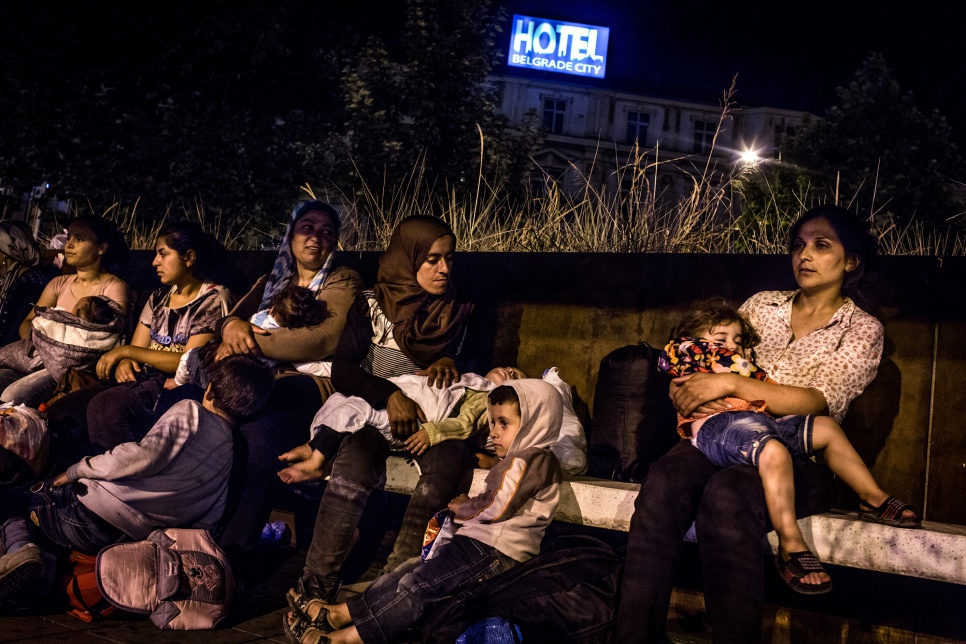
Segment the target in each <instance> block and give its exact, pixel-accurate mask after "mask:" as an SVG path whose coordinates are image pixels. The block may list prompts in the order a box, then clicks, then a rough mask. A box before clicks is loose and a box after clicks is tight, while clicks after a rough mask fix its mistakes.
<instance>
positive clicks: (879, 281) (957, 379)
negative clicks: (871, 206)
mask: <svg viewBox="0 0 966 644" xmlns="http://www.w3.org/2000/svg"><path fill="white" fill-rule="evenodd" d="M145 257H146V255H145ZM236 257H237V259H238V264H239V271H238V273H237V275H239V276H242V277H243V278H244V280H246V281H247V282H248V283H250V282H251V281H253V280H254V279H255V277H257V276H258V275H260V274H262V273H264V272H266V271H267V270H268V269H269V268H270V266H271V262H272V255H271V254H270V253H246V254H237V255H236ZM340 260H341V262H342V263H343V264H345V265H348V266H352V267H354V268H357V269H358V270H359V271H360V272H361V273H362V275H363V278H364V279H365V280H366V282H367V283H369V284H371V283H373V282H374V280H375V277H376V270H377V267H378V264H377V260H378V254H377V253H354V254H344V255H342V256H341V257H340ZM139 261H141V260H139ZM457 277H458V279H459V282H460V283H461V284H463V285H472V287H473V290H474V291H475V293H476V301H477V304H478V306H477V319H476V321H475V323H476V325H477V327H476V329H475V336H474V337H476V338H478V344H477V346H476V347H475V348H474V350H475V354H476V360H475V362H476V365H475V368H477V369H483V370H485V369H487V368H489V367H490V366H493V365H496V364H503V363H508V364H515V365H517V366H519V367H520V368H522V369H524V370H525V371H527V372H528V373H530V374H531V375H539V374H540V373H541V372H542V370H543V369H545V368H546V367H549V366H556V367H558V368H559V369H560V374H561V376H562V377H563V378H564V380H565V381H567V382H568V383H570V384H572V385H573V386H574V387H575V397H576V399H577V406H578V408H579V409H580V408H584V409H586V413H587V414H588V418H589V419H590V418H592V417H593V408H594V388H595V386H596V383H597V370H598V367H599V364H600V361H601V359H602V358H603V357H604V356H605V355H607V353H609V352H610V351H612V350H614V349H617V348H619V347H621V346H624V345H627V344H632V343H637V342H641V341H645V342H648V343H650V344H652V345H656V346H662V345H663V343H664V341H665V339H666V334H667V333H668V330H669V329H670V327H671V325H672V324H673V323H674V322H675V321H676V319H677V318H678V317H679V316H680V315H681V314H682V313H683V312H684V311H685V310H686V309H687V308H689V306H690V305H691V304H692V303H693V302H695V301H698V300H701V299H704V298H707V297H712V296H723V297H726V298H728V299H730V300H732V301H734V302H736V303H740V302H741V301H743V300H744V299H745V298H746V297H748V296H749V295H751V294H753V293H755V292H757V291H760V290H769V289H785V288H794V286H795V285H794V281H793V279H792V275H791V270H790V266H789V260H788V258H787V257H785V256H781V255H773V256H744V255H653V254H647V255H644V254H641V255H627V254H553V255H542V254H528V253H512V254H491V253H465V254H462V255H460V256H459V258H458V263H457ZM964 281H966V259H961V258H955V259H952V260H951V259H946V260H944V261H940V260H937V259H935V258H921V257H890V258H882V262H881V266H880V270H879V271H878V273H877V278H876V281H875V282H874V283H873V284H872V285H871V286H869V287H868V288H867V289H866V290H865V293H864V295H865V296H866V300H867V301H865V302H864V303H863V308H865V309H866V310H868V311H870V312H873V313H874V314H876V315H877V316H879V318H880V319H881V320H882V322H883V324H884V325H885V330H886V350H885V353H884V356H883V360H882V363H881V365H880V368H879V374H878V376H877V377H876V379H875V380H874V381H873V383H872V384H871V385H870V387H869V388H868V389H867V391H866V392H865V393H864V394H863V395H862V396H860V397H859V398H858V399H856V400H855V401H854V402H853V404H852V407H851V409H850V411H849V414H848V416H847V418H846V421H845V429H846V431H847V432H848V434H849V437H850V438H851V439H852V441H853V443H854V444H855V446H856V448H857V449H858V450H859V453H860V454H861V455H862V456H863V458H864V459H865V460H866V462H867V463H869V464H870V466H871V467H872V471H873V473H874V475H875V476H876V478H877V479H878V480H879V482H880V483H881V484H882V486H883V487H884V488H885V489H886V490H888V491H890V492H891V493H893V494H895V495H897V496H900V497H901V498H903V499H906V500H907V501H909V502H910V503H913V504H914V505H915V506H916V507H917V508H920V509H922V510H923V511H924V517H925V518H926V519H928V520H931V521H941V522H946V523H959V524H966V504H964V503H963V502H962V501H961V497H960V496H959V494H960V491H961V490H962V489H964V488H966V432H963V431H962V429H963V425H964V423H963V421H962V420H961V416H960V415H959V413H958V412H959V409H961V408H963V407H964V406H966V371H964V367H966V343H964V342H963V341H962V338H964V337H966V291H964V289H963V287H962V284H963V283H964ZM591 431H592V426H591ZM849 503H850V500H849V498H848V495H847V494H844V493H843V494H842V495H840V504H841V505H842V506H843V507H848V505H849Z"/></svg>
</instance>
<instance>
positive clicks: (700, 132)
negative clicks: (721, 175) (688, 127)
mask: <svg viewBox="0 0 966 644" xmlns="http://www.w3.org/2000/svg"><path fill="white" fill-rule="evenodd" d="M716 129H717V124H716V123H714V122H713V121H695V122H694V151H695V152H698V153H707V152H711V142H712V141H713V140H714V133H715V130H716Z"/></svg>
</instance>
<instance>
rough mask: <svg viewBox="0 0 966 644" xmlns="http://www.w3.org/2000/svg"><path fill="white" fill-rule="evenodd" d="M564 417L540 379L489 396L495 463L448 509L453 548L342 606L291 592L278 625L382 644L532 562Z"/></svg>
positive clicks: (309, 641) (311, 639)
mask: <svg viewBox="0 0 966 644" xmlns="http://www.w3.org/2000/svg"><path fill="white" fill-rule="evenodd" d="M562 409H563V404H562V401H561V397H560V394H559V393H558V392H557V390H556V389H554V388H553V386H551V385H550V384H548V383H546V382H544V381H542V380H535V379H524V380H511V381H508V382H507V383H506V384H505V385H502V386H500V387H497V388H496V389H494V390H493V391H491V392H490V394H489V397H488V400H487V416H488V419H489V423H490V437H491V438H492V440H493V446H494V449H495V450H496V453H497V455H498V456H500V457H501V461H500V462H499V463H498V464H497V465H495V466H494V467H493V468H492V469H491V470H490V471H489V474H487V477H486V481H485V488H484V490H483V491H482V492H481V493H480V494H478V495H476V496H474V497H469V496H467V495H465V494H463V495H460V496H458V497H456V498H455V499H453V500H452V501H451V502H450V503H449V509H450V511H452V512H453V519H454V521H455V522H456V524H457V525H458V526H459V528H458V529H457V531H456V534H455V536H454V537H453V539H452V541H450V542H448V543H445V544H442V545H440V546H439V547H438V548H436V549H435V550H434V553H433V557H432V558H431V559H428V560H426V561H423V560H422V559H421V558H419V557H414V558H413V559H410V560H409V561H407V562H405V563H403V564H402V565H400V566H399V567H398V568H396V569H395V570H394V571H392V572H391V573H389V574H387V575H383V576H382V577H379V578H378V579H376V581H375V582H373V584H372V585H371V586H370V587H369V588H368V589H367V590H366V592H365V593H362V594H360V595H356V596H354V597H351V598H350V599H349V601H347V602H345V603H342V604H337V605H329V604H325V603H324V602H322V601H321V600H317V599H306V598H305V597H303V596H302V595H299V594H296V593H294V592H290V593H289V595H288V599H289V605H290V606H291V607H292V612H291V613H289V614H288V615H286V616H285V617H284V618H283V625H284V627H285V632H286V634H287V635H288V636H289V639H290V640H292V641H293V642H297V643H299V644H313V643H315V642H323V643H325V642H333V643H335V642H339V643H342V642H354V643H359V642H364V643H366V644H371V643H374V642H387V643H388V642H390V641H392V640H394V639H395V638H397V637H398V636H399V635H401V634H403V633H404V632H405V631H406V630H408V629H409V628H411V627H412V626H414V625H415V624H417V623H418V622H419V620H420V619H421V618H422V617H423V616H424V615H425V614H426V612H427V611H428V610H429V609H430V608H432V607H433V606H434V605H435V604H437V603H439V602H441V601H443V600H445V599H447V598H448V597H451V596H453V595H455V594H457V593H458V592H460V591H461V590H463V589H464V588H466V587H468V586H469V585H475V584H478V583H480V582H482V581H484V580H486V579H489V578H491V577H495V576H496V575H498V574H500V573H502V572H505V571H507V570H509V569H510V568H512V567H513V566H514V565H516V564H517V563H520V562H523V561H526V560H528V559H530V558H531V557H533V556H534V555H536V554H537V553H538V552H539V551H540V541H541V540H542V539H543V535H544V532H545V531H546V529H547V526H548V525H549V524H550V521H551V519H552V518H553V513H554V511H555V510H556V508H557V503H558V502H559V501H560V481H561V478H562V477H561V472H560V464H559V462H558V461H557V458H556V457H555V456H554V455H553V453H552V452H551V451H550V449H549V447H550V446H551V445H552V444H553V443H554V441H555V440H556V439H557V435H558V433H559V431H560V424H561V419H562V414H563V411H562Z"/></svg>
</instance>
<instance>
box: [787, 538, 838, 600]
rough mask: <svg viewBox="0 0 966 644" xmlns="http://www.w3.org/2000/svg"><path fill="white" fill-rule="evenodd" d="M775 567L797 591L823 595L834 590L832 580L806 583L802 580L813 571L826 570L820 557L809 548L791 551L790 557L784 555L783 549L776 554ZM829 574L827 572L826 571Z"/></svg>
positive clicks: (805, 593) (790, 586)
mask: <svg viewBox="0 0 966 644" xmlns="http://www.w3.org/2000/svg"><path fill="white" fill-rule="evenodd" d="M775 569H776V570H778V574H779V575H781V578H782V581H784V582H785V583H786V584H788V587H789V588H791V589H792V590H794V591H795V592H796V593H801V594H803V595H821V594H823V593H827V592H829V591H830V590H832V580H831V579H830V580H828V581H826V582H822V583H821V584H806V583H803V582H802V579H803V578H804V577H805V575H809V574H811V573H813V572H825V568H823V567H822V564H821V562H819V560H818V558H817V557H816V556H815V555H813V554H812V553H811V552H810V551H808V550H802V551H801V552H789V553H788V559H785V557H784V556H782V552H781V549H779V551H778V554H776V555H775ZM826 574H827V573H826Z"/></svg>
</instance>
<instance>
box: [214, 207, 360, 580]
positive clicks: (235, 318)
mask: <svg viewBox="0 0 966 644" xmlns="http://www.w3.org/2000/svg"><path fill="white" fill-rule="evenodd" d="M339 229H340V221H339V215H338V213H337V212H336V211H335V209H334V208H332V206H330V205H329V204H327V203H325V202H322V201H307V202H305V203H302V204H299V205H298V206H297V207H296V208H295V210H293V211H292V219H291V223H290V224H289V226H288V229H287V230H286V232H285V238H284V239H283V241H282V245H281V248H280V249H279V252H278V256H277V257H276V259H275V265H274V266H273V268H272V271H271V273H269V274H268V275H266V276H264V277H262V278H261V279H259V280H258V281H257V282H256V283H255V285H254V286H253V287H252V288H251V290H250V291H249V292H248V294H247V295H245V297H243V298H242V299H241V300H239V302H238V304H236V305H235V308H234V309H233V310H232V312H231V314H229V316H228V317H226V318H225V319H223V320H222V321H221V323H220V324H219V327H218V334H219V336H220V340H221V344H220V345H218V348H217V353H216V354H215V356H216V359H221V358H223V357H225V356H228V355H233V354H238V353H254V354H260V355H264V356H265V357H266V358H270V359H272V360H276V361H279V362H280V363H282V364H281V365H280V366H279V367H276V368H277V369H284V367H286V366H287V365H289V364H291V363H309V362H316V363H319V366H320V367H322V366H323V365H324V363H325V362H326V361H327V360H331V358H332V354H333V353H334V352H335V348H336V345H337V344H338V342H339V337H340V336H341V334H342V329H343V327H344V326H345V323H346V313H347V311H348V310H349V308H350V307H351V306H352V303H353V302H354V301H355V297H356V293H357V292H358V291H360V290H361V289H362V280H361V278H360V277H359V274H358V273H356V272H355V271H354V270H351V269H349V268H345V267H343V266H337V265H335V264H334V261H333V253H334V252H335V250H336V245H337V243H338V241H339ZM289 285H296V286H303V287H306V288H308V289H309V290H312V291H313V292H315V293H316V297H317V299H319V300H320V301H322V302H324V303H325V306H326V310H327V313H328V317H327V318H326V319H325V320H324V321H323V322H322V323H321V324H318V325H315V326H310V327H303V328H298V329H273V330H271V331H266V330H264V329H263V328H262V327H260V326H259V324H260V323H261V322H263V321H264V319H265V317H266V316H267V314H268V312H269V309H270V308H271V307H270V302H271V301H272V298H273V297H274V296H275V294H276V293H278V292H279V291H281V290H282V289H283V288H285V287H286V286H289ZM330 392H331V385H330V384H329V379H328V378H323V377H319V376H315V375H305V374H301V373H299V372H296V371H294V369H293V370H291V371H283V372H282V373H279V375H278V376H277V378H276V381H275V387H274V389H273V391H272V395H271V397H270V398H269V400H268V402H267V403H266V404H265V407H264V408H263V409H262V412H261V413H260V414H258V416H256V417H255V418H253V419H251V420H249V421H248V422H245V423H243V424H242V425H240V426H239V428H238V430H237V431H236V432H235V452H236V454H241V455H244V456H243V457H242V458H244V461H243V462H239V463H238V464H237V465H238V466H239V467H241V468H242V472H243V475H240V476H237V477H234V476H233V479H232V487H231V489H230V490H229V499H228V507H227V508H226V511H225V517H226V519H227V520H228V523H227V525H226V527H225V530H224V532H223V534H222V538H221V543H222V545H223V547H225V549H226V551H227V552H228V555H229V556H230V557H232V559H233V562H237V563H238V570H237V572H238V573H240V574H242V575H244V574H245V571H246V569H245V564H247V563H250V561H251V559H250V558H247V557H245V556H243V555H245V554H247V553H250V552H251V551H252V550H254V548H255V547H257V546H258V544H259V538H260V536H261V531H262V527H263V526H264V525H265V522H266V521H267V520H268V517H269V514H270V513H271V510H272V507H273V496H272V491H273V489H274V487H275V483H276V481H277V478H276V472H277V471H278V469H279V467H280V465H281V464H280V462H279V460H278V456H279V455H280V454H282V453H283V452H285V451H287V450H290V449H292V448H294V447H295V446H297V445H300V444H302V443H304V442H305V434H306V431H307V429H308V427H309V424H310V423H311V421H312V417H313V416H314V415H315V412H317V411H318V410H319V407H321V406H322V402H323V401H324V399H325V397H326V396H327V394H328V393H330Z"/></svg>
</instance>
